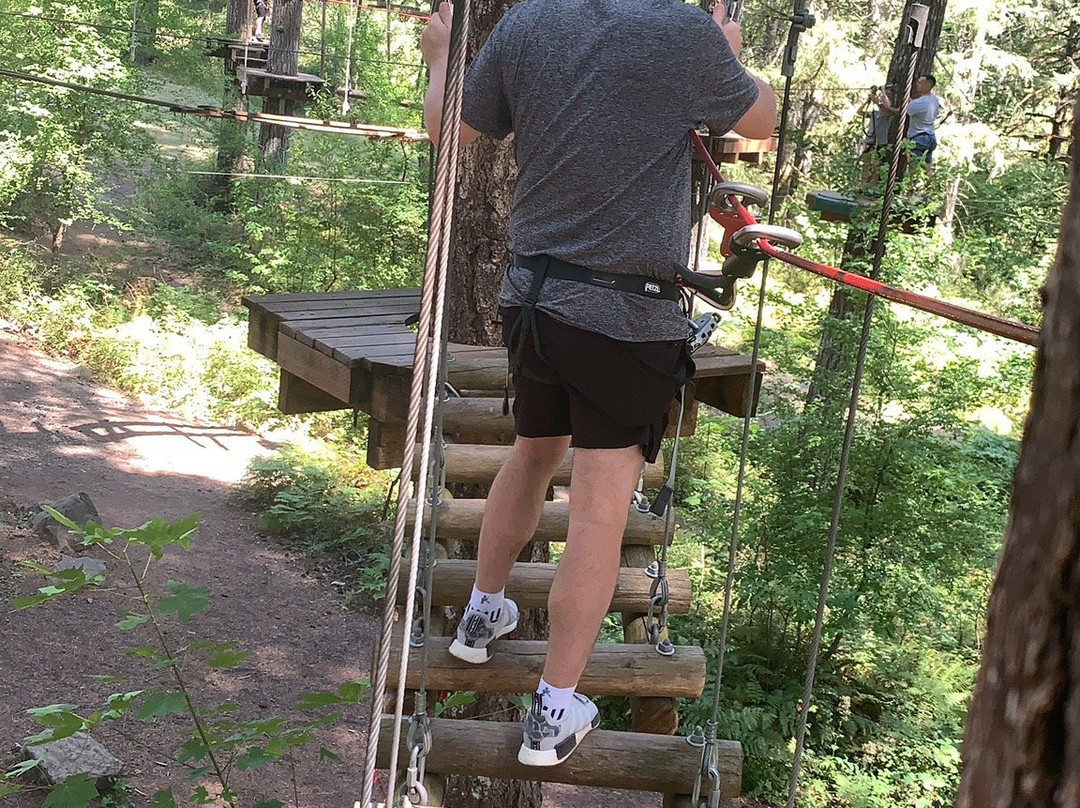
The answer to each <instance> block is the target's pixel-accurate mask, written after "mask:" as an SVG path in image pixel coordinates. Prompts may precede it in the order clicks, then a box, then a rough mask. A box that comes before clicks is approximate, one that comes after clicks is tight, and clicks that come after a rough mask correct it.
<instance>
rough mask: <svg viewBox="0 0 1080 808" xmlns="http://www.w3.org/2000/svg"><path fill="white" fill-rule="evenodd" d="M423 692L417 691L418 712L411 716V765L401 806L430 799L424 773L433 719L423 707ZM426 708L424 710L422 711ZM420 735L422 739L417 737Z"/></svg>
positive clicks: (407, 807) (406, 776) (407, 742)
mask: <svg viewBox="0 0 1080 808" xmlns="http://www.w3.org/2000/svg"><path fill="white" fill-rule="evenodd" d="M422 703H423V694H422V693H417V703H416V709H417V712H415V713H413V715H412V716H411V717H410V718H409V733H408V735H407V736H406V741H405V743H406V745H407V746H408V747H409V765H408V766H407V767H406V769H405V783H404V784H403V785H402V791H401V796H402V800H401V806H402V808H411V806H412V805H423V804H424V803H426V802H427V801H428V792H427V789H426V788H425V787H424V775H425V774H426V773H427V753H428V750H429V749H430V748H431V720H430V719H429V718H428V717H427V714H426V708H422V707H421V704H422ZM421 710H424V712H421ZM417 735H420V736H421V737H420V739H419V740H418V739H417Z"/></svg>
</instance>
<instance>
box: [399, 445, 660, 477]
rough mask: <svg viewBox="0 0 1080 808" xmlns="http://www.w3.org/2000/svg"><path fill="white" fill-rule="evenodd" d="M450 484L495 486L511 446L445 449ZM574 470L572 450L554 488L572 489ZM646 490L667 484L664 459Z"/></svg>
mask: <svg viewBox="0 0 1080 808" xmlns="http://www.w3.org/2000/svg"><path fill="white" fill-rule="evenodd" d="M443 456H444V459H445V464H446V482H447V484H450V485H452V484H462V485H491V483H492V482H493V481H494V479H495V475H496V474H498V473H499V469H501V468H502V467H503V464H504V463H505V462H506V458H507V457H509V456H510V447H509V446H478V445H476V444H472V443H450V444H447V445H446V447H445V448H444V449H443ZM420 461H421V457H420V447H419V446H417V447H416V449H415V450H414V452H413V477H414V478H415V477H416V476H417V475H418V474H419V471H420ZM573 467H574V450H573V449H570V450H569V451H568V452H567V453H566V457H565V458H563V461H562V463H560V464H559V467H558V468H557V469H556V470H555V475H554V476H553V477H552V478H551V484H552V485H570V475H571V472H572V471H573ZM644 476H645V487H646V488H659V487H660V486H661V485H663V484H664V458H663V455H660V456H658V457H657V458H656V462H655V463H646V464H645V471H644Z"/></svg>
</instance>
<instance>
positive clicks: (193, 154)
mask: <svg viewBox="0 0 1080 808" xmlns="http://www.w3.org/2000/svg"><path fill="white" fill-rule="evenodd" d="M135 126H137V127H138V128H139V129H143V130H145V131H146V132H148V133H149V134H150V137H152V138H153V139H154V142H155V143H157V144H158V150H159V151H160V152H161V155H162V156H163V157H167V158H172V159H174V160H184V161H189V160H194V161H203V160H208V159H209V158H210V157H211V156H212V155H213V154H214V150H213V148H212V147H211V146H210V145H209V144H208V143H205V142H200V141H201V140H202V137H201V136H202V135H203V134H204V133H202V132H192V131H191V130H190V129H189V128H176V129H172V128H169V127H165V126H160V125H158V124H154V123H147V122H145V121H136V122H135Z"/></svg>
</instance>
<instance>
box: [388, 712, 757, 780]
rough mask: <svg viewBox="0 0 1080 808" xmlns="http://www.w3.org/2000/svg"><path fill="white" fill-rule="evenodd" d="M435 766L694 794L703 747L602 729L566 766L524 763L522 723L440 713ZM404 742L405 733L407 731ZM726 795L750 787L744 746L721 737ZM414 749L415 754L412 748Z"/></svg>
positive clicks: (432, 755)
mask: <svg viewBox="0 0 1080 808" xmlns="http://www.w3.org/2000/svg"><path fill="white" fill-rule="evenodd" d="M392 741H393V717H392V716H385V717H384V718H383V722H382V728H381V731H380V733H379V754H378V764H379V765H380V766H388V765H389V762H390V748H389V747H390V744H391V743H392ZM431 741H432V742H431V749H430V751H429V752H428V755H427V770H428V771H429V772H435V773H438V774H463V775H469V776H473V777H491V778H494V779H498V780H540V781H543V782H547V783H567V784H570V785H577V786H599V787H601V788H624V789H634V790H637V791H660V792H664V793H670V794H689V793H692V792H693V790H694V779H695V778H696V777H697V773H698V770H699V769H700V767H701V750H699V749H696V748H695V747H693V746H691V745H690V744H688V743H687V742H686V739H685V738H683V737H681V736H670V735H647V734H644V733H637V732H612V731H610V730H602V729H596V730H593V731H592V732H590V733H589V735H588V736H587V737H586V738H585V740H583V741H582V742H581V745H580V746H579V747H578V748H577V750H576V751H575V752H574V754H572V755H571V756H570V757H569V758H567V759H566V760H565V761H564V762H562V763H560V764H559V765H558V766H523V765H522V764H520V763H518V761H517V750H518V747H520V746H521V724H517V723H514V724H511V723H498V722H490V721H465V720H455V719H446V718H436V719H433V720H432V722H431ZM401 743H402V748H403V749H404V746H405V733H404V732H403V733H402V734H401ZM717 752H718V757H719V767H718V768H719V771H720V794H721V796H723V797H738V796H739V794H740V792H741V790H742V744H740V743H739V742H738V741H719V742H718V744H717ZM406 754H407V752H406Z"/></svg>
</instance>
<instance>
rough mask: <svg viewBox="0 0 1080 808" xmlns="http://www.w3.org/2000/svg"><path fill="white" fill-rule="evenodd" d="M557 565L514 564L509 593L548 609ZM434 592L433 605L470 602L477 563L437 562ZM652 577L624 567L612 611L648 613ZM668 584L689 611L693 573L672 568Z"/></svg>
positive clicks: (675, 610) (522, 603)
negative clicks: (691, 576) (549, 595)
mask: <svg viewBox="0 0 1080 808" xmlns="http://www.w3.org/2000/svg"><path fill="white" fill-rule="evenodd" d="M555 567H556V565H555V564H523V563H519V564H514V567H513V569H512V570H511V572H510V578H509V580H508V581H507V583H506V594H507V596H508V597H510V598H513V599H514V601H515V602H516V603H517V605H518V606H519V607H520V608H522V609H543V608H547V599H548V591H549V590H550V589H551V581H552V579H553V578H554V577H555ZM434 573H435V575H434V583H433V586H432V592H431V605H432V606H461V605H463V604H465V603H468V602H469V595H470V593H471V592H472V585H473V581H474V580H475V579H476V562H475V561H468V560H462V559H456V558H455V559H449V560H439V562H438V563H437V564H436V565H435V570H434ZM652 583H653V579H652V578H650V577H649V576H647V575H646V574H645V570H643V569H637V568H635V569H629V568H625V567H624V568H623V569H620V570H619V580H618V582H617V583H616V585H615V592H614V594H613V595H612V598H611V607H610V611H612V612H647V611H648V610H649V594H650V593H649V590H650V589H651V587H652ZM668 585H669V589H670V599H669V601H668V611H669V612H670V613H671V614H687V613H689V611H690V601H691V599H692V596H693V587H692V586H691V584H690V573H688V572H687V571H686V570H669V571H668ZM407 589H408V581H407V580H405V576H404V575H402V578H401V580H400V581H399V582H398V598H399V600H400V599H401V598H403V597H404V596H405V594H406V590H407Z"/></svg>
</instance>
